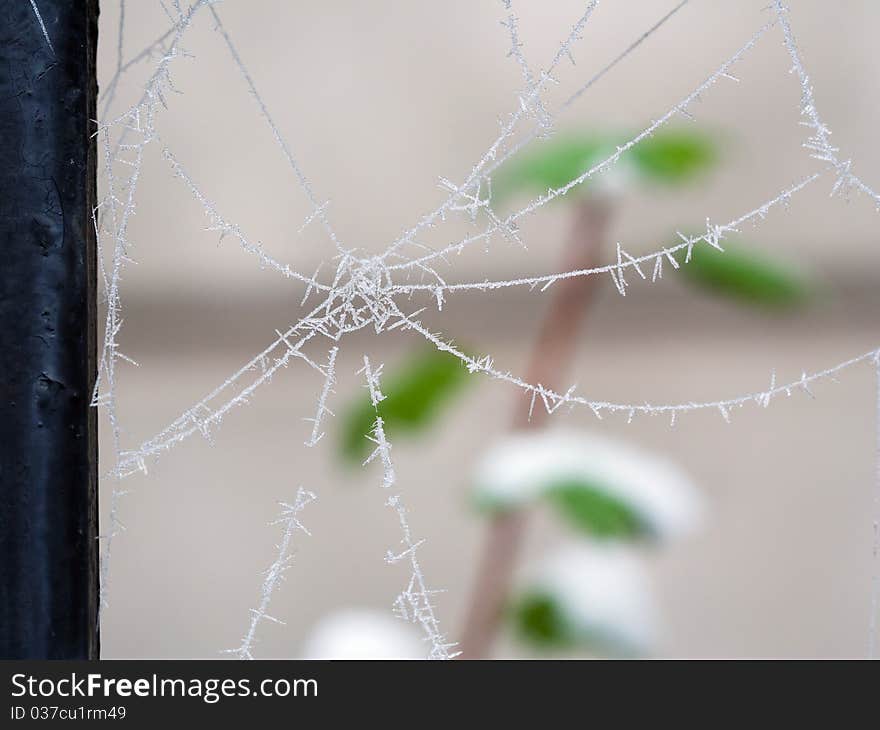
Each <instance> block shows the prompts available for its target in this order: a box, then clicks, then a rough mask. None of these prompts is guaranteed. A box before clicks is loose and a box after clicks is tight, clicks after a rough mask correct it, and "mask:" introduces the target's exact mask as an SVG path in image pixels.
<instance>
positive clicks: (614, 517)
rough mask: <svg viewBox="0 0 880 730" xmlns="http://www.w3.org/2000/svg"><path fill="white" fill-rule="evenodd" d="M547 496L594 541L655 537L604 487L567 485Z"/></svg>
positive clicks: (557, 508)
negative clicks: (593, 538)
mask: <svg viewBox="0 0 880 730" xmlns="http://www.w3.org/2000/svg"><path fill="white" fill-rule="evenodd" d="M546 496H547V499H548V500H549V501H550V503H551V504H552V505H553V506H554V507H555V508H556V510H557V511H558V512H559V513H560V514H561V515H562V516H563V517H564V518H565V519H567V520H568V521H569V522H570V523H571V524H572V525H573V526H574V527H576V528H578V529H579V530H581V531H582V532H585V533H588V534H590V535H592V536H593V537H597V538H603V539H608V538H620V539H624V540H630V539H636V538H641V537H645V536H650V535H652V534H653V531H652V530H651V529H650V528H649V526H648V525H647V524H646V523H645V522H644V521H643V520H642V519H641V517H640V516H639V514H638V513H637V512H636V511H635V510H633V509H632V508H631V507H630V506H629V505H628V504H626V503H625V502H623V501H621V500H620V499H618V498H617V497H615V496H613V495H612V494H610V493H609V492H608V491H607V490H604V489H602V488H601V485H593V484H587V483H584V482H581V481H571V482H564V483H561V484H558V485H554V486H553V487H552V488H551V489H550V490H548V491H547V494H546Z"/></svg>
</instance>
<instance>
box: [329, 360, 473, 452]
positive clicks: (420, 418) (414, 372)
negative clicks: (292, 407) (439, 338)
mask: <svg viewBox="0 0 880 730" xmlns="http://www.w3.org/2000/svg"><path fill="white" fill-rule="evenodd" d="M466 378H467V370H466V369H465V368H464V366H463V365H462V363H461V360H459V359H458V358H457V357H455V356H454V355H451V354H449V353H446V352H440V351H438V350H435V349H433V348H432V349H430V350H423V351H421V352H420V353H418V354H417V355H416V356H414V357H413V358H412V359H411V360H409V361H408V362H406V363H404V364H403V366H402V367H400V368H399V369H398V370H397V371H395V372H393V373H390V374H388V375H386V376H385V377H383V378H382V392H383V393H384V394H385V396H386V397H385V399H384V400H383V401H381V402H380V403H379V405H378V411H379V415H381V416H382V419H383V421H384V426H385V433H386V434H387V435H388V437H389V438H393V437H394V436H395V435H398V434H402V433H408V432H414V431H418V430H419V429H423V428H425V427H426V426H427V425H428V424H429V423H430V422H431V421H432V420H433V419H434V418H435V417H436V415H437V414H438V413H439V411H440V410H441V407H442V406H443V405H444V404H445V403H447V402H448V401H449V400H450V399H451V398H452V396H453V395H454V394H455V393H456V392H457V391H458V390H459V389H460V388H461V386H462V385H463V384H464V382H465V380H466ZM375 420H376V409H374V408H373V404H372V403H371V402H370V398H369V395H368V394H367V393H366V392H365V393H364V395H363V396H362V397H360V398H358V400H357V401H356V402H354V403H352V404H350V406H349V407H348V409H347V411H346V413H345V415H344V416H343V419H342V421H343V427H342V440H341V444H340V450H341V451H342V454H343V455H344V456H345V457H346V458H348V459H350V460H357V461H363V459H364V458H366V457H367V456H368V455H369V453H370V450H371V448H372V446H373V444H372V442H371V441H370V440H369V439H368V438H367V436H368V434H369V433H371V431H372V429H373V424H374V422H375Z"/></svg>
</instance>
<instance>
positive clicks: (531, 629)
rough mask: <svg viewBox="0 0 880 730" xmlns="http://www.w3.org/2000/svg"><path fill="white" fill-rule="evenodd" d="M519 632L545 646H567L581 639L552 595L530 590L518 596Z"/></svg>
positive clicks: (515, 614) (516, 623) (514, 613)
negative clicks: (578, 638)
mask: <svg viewBox="0 0 880 730" xmlns="http://www.w3.org/2000/svg"><path fill="white" fill-rule="evenodd" d="M510 615H511V619H512V621H513V625H514V629H515V630H516V633H517V635H518V636H519V637H520V638H521V639H522V640H524V641H526V642H528V643H530V644H534V645H535V646H539V647H542V648H566V647H571V646H574V645H575V644H576V643H577V640H576V635H575V632H574V630H573V629H572V627H570V626H569V625H568V624H567V622H566V621H565V619H564V617H563V615H562V612H561V611H560V610H559V607H558V606H557V605H556V602H555V601H554V600H553V598H552V597H550V596H548V595H545V594H543V593H534V592H533V593H527V594H525V595H524V596H522V597H521V598H520V599H519V600H517V601H516V602H515V603H514V605H513V609H512V611H511V614H510Z"/></svg>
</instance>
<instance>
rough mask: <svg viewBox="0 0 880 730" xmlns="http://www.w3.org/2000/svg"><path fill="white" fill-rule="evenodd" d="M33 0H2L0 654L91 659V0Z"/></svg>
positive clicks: (94, 644)
mask: <svg viewBox="0 0 880 730" xmlns="http://www.w3.org/2000/svg"><path fill="white" fill-rule="evenodd" d="M35 4H36V8H37V10H35V9H34V7H33V5H32V3H31V2H30V1H29V0H0V657H2V658H34V659H40V658H44V659H49V658H59V659H60V658H66V659H87V658H88V659H94V658H97V656H98V545H97V522H98V515H97V456H98V446H97V420H96V417H95V409H94V408H91V407H90V405H89V403H90V399H91V393H92V387H93V384H94V381H95V372H96V371H95V367H96V322H97V317H96V301H95V300H96V297H95V292H96V286H97V281H96V251H95V232H94V227H93V225H92V215H91V211H92V208H93V206H94V205H95V201H96V184H95V169H96V167H95V163H96V148H95V144H94V140H93V138H92V134H93V132H94V124H93V122H92V120H94V119H95V117H96V111H95V109H96V97H97V80H96V75H95V51H96V47H97V37H98V23H97V21H98V0H36V3H35ZM37 13H39V17H38V15H37ZM47 36H48V38H47Z"/></svg>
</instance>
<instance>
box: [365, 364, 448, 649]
mask: <svg viewBox="0 0 880 730" xmlns="http://www.w3.org/2000/svg"><path fill="white" fill-rule="evenodd" d="M359 372H360V373H363V375H364V378H365V379H366V381H367V388H368V389H369V391H370V402H371V403H372V404H373V408H375V409H376V421H375V422H374V424H373V432H372V435H371V436H370V440H371V441H372V442H373V443H374V444H375V445H376V447H375V449H373V452H372V453H371V454H370V456H368V457H367V460H366V461H365V462H364V465H365V466H366V465H367V464H369V463H370V462H371V461H373V460H375V459H378V460H379V461H380V462H381V464H382V488H383V489H386V490H388V491H389V496H388V499H387V500H386V501H385V504H386V505H387V506H388V507H390V508H391V509H393V510H394V511H395V512H396V513H397V520H398V522H399V523H400V531H401V533H402V537H401V540H400V543H401V546H402V548H403V549H402V550H401V549H399V548H398V549H397V550H388V552H386V553H385V562H386V563H391V564H393V563H399V562H406V563H408V564H409V568H410V576H409V580H408V582H407V585H406V588H404V589H403V591H402V592H401V593H400V594H399V595H398V596H397V598H396V599H395V601H394V610H395V612H396V613H397V615H398V616H400V618H402V619H404V620H406V621H412V622H413V623H417V624H419V625H420V626H421V627H422V631H423V633H424V635H425V640H426V641H427V642H428V643H429V644H430V647H431V648H430V651H429V653H428V659H452V658H453V657H455V656H457V655H458V654H457V652H456V653H451V652H450V649H453V648H454V647H455V643H454V642H450V641H449V640H448V639H447V638H446V636H445V635H444V634H443V633H442V632H441V631H440V623H439V621H438V620H437V615H436V608H435V606H434V596H435V595H436V594H437V593H441V592H442V591H438V590H431V589H429V588H428V586H427V585H426V583H425V576H424V573H423V572H422V566H421V564H420V563H419V557H418V550H419V547H421V546H422V545H423V544H424V542H425V541H424V540H416V539H414V538H413V535H412V531H411V530H410V526H409V520H408V519H407V516H406V514H407V513H406V507H405V506H404V503H403V498H402V497H401V495H400V494H395V493H391V492H393V491H396V490H394V486H395V484H396V481H397V477H396V476H395V474H394V463H393V462H392V461H391V444H390V443H389V442H388V439H387V438H386V437H385V425H384V422H383V421H382V416H380V415H379V403H380V402H382V401H383V400H384V399H385V396H384V395H383V394H382V390H381V388H380V383H379V378H380V375H381V373H382V366H381V365H380V366H379V367H377V368H376V369H375V370H374V369H373V368H372V367H371V365H370V359H369V358H368V357H367V356H366V355H364V367H363V368H362V369H361V370H360V371H359Z"/></svg>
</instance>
